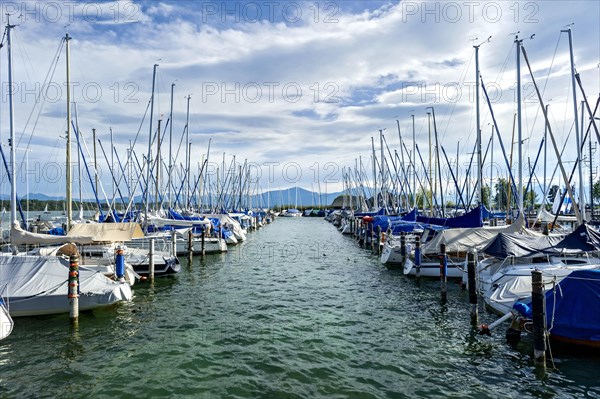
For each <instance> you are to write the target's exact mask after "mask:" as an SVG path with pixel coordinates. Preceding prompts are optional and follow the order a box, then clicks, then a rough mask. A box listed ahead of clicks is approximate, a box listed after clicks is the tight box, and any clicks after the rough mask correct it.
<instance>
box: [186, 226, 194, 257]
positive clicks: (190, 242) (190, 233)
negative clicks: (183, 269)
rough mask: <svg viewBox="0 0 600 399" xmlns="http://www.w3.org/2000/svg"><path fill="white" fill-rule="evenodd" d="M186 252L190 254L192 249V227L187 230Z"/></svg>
mask: <svg viewBox="0 0 600 399" xmlns="http://www.w3.org/2000/svg"><path fill="white" fill-rule="evenodd" d="M187 249H188V254H189V255H191V254H192V252H193V251H194V233H193V232H192V229H190V230H189V231H188V247H187Z"/></svg>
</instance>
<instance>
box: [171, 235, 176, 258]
mask: <svg viewBox="0 0 600 399" xmlns="http://www.w3.org/2000/svg"><path fill="white" fill-rule="evenodd" d="M171 255H173V256H177V233H176V232H175V229H173V230H172V231H171Z"/></svg>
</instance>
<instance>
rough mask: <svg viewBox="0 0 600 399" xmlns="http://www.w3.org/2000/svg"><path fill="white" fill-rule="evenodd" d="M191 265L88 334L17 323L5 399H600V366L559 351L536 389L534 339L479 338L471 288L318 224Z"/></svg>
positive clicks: (3, 365)
mask: <svg viewBox="0 0 600 399" xmlns="http://www.w3.org/2000/svg"><path fill="white" fill-rule="evenodd" d="M323 255H325V256H323ZM182 269H183V270H182V272H181V273H180V274H179V275H177V276H175V277H173V278H167V279H156V281H155V284H154V285H153V286H151V285H150V284H139V285H137V286H136V287H135V297H134V300H133V302H132V303H129V304H124V305H122V306H117V307H115V308H112V309H107V310H103V311H97V312H92V313H84V314H82V316H81V320H80V327H79V330H78V332H77V333H73V332H72V331H71V328H70V327H69V321H68V318H67V317H66V316H57V317H44V318H25V319H17V320H16V321H15V322H16V325H15V330H14V332H13V334H12V335H11V336H10V337H8V338H7V339H6V340H4V341H2V342H0V370H1V373H0V396H2V397H84V396H85V397H101V398H113V397H193V398H196V397H207V398H220V397H231V398H274V397H276V398H353V399H354V398H407V397H438V398H442V397H444V398H445V397H461V398H462V397H465V398H498V397H525V398H529V397H531V398H534V397H535V398H546V397H548V398H550V397H583V396H587V397H600V390H599V387H598V380H599V379H600V372H598V371H597V370H600V367H599V366H600V364H599V363H598V360H597V359H588V358H583V359H582V358H573V357H568V356H559V357H558V358H557V359H556V363H557V367H558V370H556V371H552V372H550V374H549V376H548V377H547V378H546V379H544V380H536V379H535V377H534V370H533V364H532V361H531V342H523V343H522V344H521V345H520V346H519V347H518V348H517V349H512V348H510V347H507V346H506V345H505V344H504V342H503V337H502V335H503V334H502V333H498V334H495V335H494V336H493V337H481V336H478V335H476V334H473V332H472V330H471V327H470V325H469V314H468V307H467V304H466V297H465V295H466V294H465V293H464V292H462V291H461V290H459V289H458V287H456V286H454V285H450V286H449V293H448V302H447V303H446V304H441V303H440V295H439V283H438V282H437V281H435V280H432V281H428V280H423V281H416V280H415V279H410V278H406V277H405V276H403V275H402V273H401V272H399V271H393V270H387V269H386V268H385V267H383V266H382V265H381V264H380V263H379V261H378V259H377V257H376V256H373V255H371V254H370V253H369V252H368V251H364V250H362V249H360V248H358V247H357V246H356V243H355V241H354V240H352V239H350V238H348V237H343V236H341V235H340V234H339V233H338V232H337V231H336V230H335V228H334V227H333V226H331V225H329V224H328V223H326V222H323V221H322V220H319V219H309V218H307V219H301V220H289V219H280V220H277V221H276V222H275V223H273V224H271V225H269V226H266V227H265V228H263V229H261V230H259V231H258V232H256V233H252V234H249V238H248V241H247V242H244V243H242V244H240V245H238V246H237V247H234V248H232V250H231V251H230V252H229V253H228V254H225V255H215V256H212V255H211V256H206V257H204V258H201V257H194V258H193V259H192V263H191V264H189V263H188V261H187V259H185V258H184V259H182ZM481 318H482V319H483V320H485V321H486V322H488V321H490V320H493V319H494V317H493V316H491V315H488V314H486V313H485V312H482V314H481ZM40 387H43V389H41V388H40Z"/></svg>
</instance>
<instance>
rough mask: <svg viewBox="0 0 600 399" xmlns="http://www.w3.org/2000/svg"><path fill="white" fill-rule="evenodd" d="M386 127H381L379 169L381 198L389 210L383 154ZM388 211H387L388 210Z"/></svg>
mask: <svg viewBox="0 0 600 399" xmlns="http://www.w3.org/2000/svg"><path fill="white" fill-rule="evenodd" d="M384 130H385V129H379V146H380V151H381V161H380V165H379V169H380V170H381V200H382V201H383V207H384V208H385V209H386V210H387V193H386V191H387V190H386V187H385V183H386V174H385V166H384V164H385V158H384V155H383V131H384ZM386 213H387V212H386Z"/></svg>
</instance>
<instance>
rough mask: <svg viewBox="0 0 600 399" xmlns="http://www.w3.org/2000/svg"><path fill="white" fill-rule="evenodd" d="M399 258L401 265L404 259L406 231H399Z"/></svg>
mask: <svg viewBox="0 0 600 399" xmlns="http://www.w3.org/2000/svg"><path fill="white" fill-rule="evenodd" d="M400 258H401V262H402V266H404V262H405V261H406V233H405V232H403V231H402V232H400Z"/></svg>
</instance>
